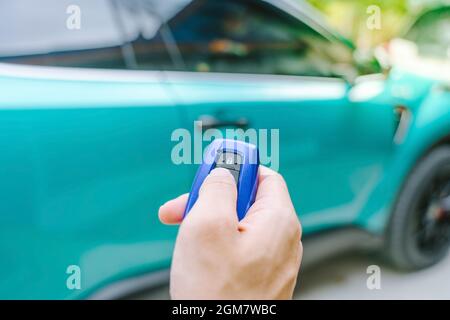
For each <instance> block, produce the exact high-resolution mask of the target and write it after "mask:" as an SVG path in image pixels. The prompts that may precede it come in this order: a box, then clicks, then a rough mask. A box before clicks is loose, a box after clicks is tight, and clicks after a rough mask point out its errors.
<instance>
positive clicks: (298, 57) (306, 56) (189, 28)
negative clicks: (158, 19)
mask: <svg viewBox="0 0 450 320" xmlns="http://www.w3.org/2000/svg"><path fill="white" fill-rule="evenodd" d="M168 26H169V28H170V30H171V35H172V37H173V39H174V40H175V42H176V45H177V49H178V50H179V52H180V54H181V57H182V60H183V63H184V67H183V70H188V71H207V72H208V71H211V72H231V73H263V74H282V75H307V76H335V75H338V74H341V71H342V70H340V69H342V66H343V65H345V64H346V63H347V64H348V63H350V61H351V52H350V50H349V49H348V48H347V47H345V46H344V45H341V44H340V43H334V42H331V41H329V40H327V39H326V38H324V37H323V36H322V35H320V34H319V33H317V32H316V31H314V30H312V29H311V28H310V27H308V26H306V25H305V24H303V23H301V22H300V21H298V20H296V19H294V18H293V17H292V16H290V15H288V14H286V13H284V12H281V11H279V10H278V9H276V8H274V7H273V6H271V5H269V4H267V3H264V2H263V1H234V0H229V1H214V0H203V1H193V2H191V3H190V4H189V5H188V6H187V7H185V8H184V9H183V10H182V11H180V12H179V13H178V14H176V15H175V16H174V17H173V18H171V19H170V20H169V21H168Z"/></svg>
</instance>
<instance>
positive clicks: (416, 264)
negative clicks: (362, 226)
mask: <svg viewBox="0 0 450 320" xmlns="http://www.w3.org/2000/svg"><path fill="white" fill-rule="evenodd" d="M449 200H450V146H447V145H445V146H440V147H437V148H435V149H433V150H431V152H429V153H428V154H427V155H426V156H425V157H424V158H423V159H422V160H421V161H420V162H419V163H418V164H417V166H416V167H415V168H414V170H413V171H412V172H411V174H410V175H409V177H408V179H407V181H406V183H405V184H404V186H403V189H402V191H401V193H400V196H399V198H398V200H397V203H396V205H395V207H394V211H393V214H392V216H391V219H390V222H389V225H388V228H387V234H386V238H385V239H386V248H385V249H386V250H385V252H384V253H385V254H387V257H388V259H389V260H390V262H391V263H392V264H393V265H394V266H395V267H397V268H399V269H404V270H418V269H422V268H426V267H429V266H431V265H433V264H435V263H437V262H439V261H440V260H441V259H442V258H443V257H444V256H445V255H446V254H447V252H448V248H449V246H450V212H449V210H450V209H449V208H448V202H449ZM427 202H428V203H427ZM436 206H441V207H436Z"/></svg>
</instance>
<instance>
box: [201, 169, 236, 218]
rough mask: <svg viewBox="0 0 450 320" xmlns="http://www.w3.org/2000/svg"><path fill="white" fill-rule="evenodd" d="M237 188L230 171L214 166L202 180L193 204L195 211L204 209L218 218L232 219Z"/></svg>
mask: <svg viewBox="0 0 450 320" xmlns="http://www.w3.org/2000/svg"><path fill="white" fill-rule="evenodd" d="M236 201H237V190H236V182H235V180H234V178H233V176H232V175H231V173H230V172H229V171H228V170H227V169H224V168H216V169H214V170H212V171H211V172H210V174H209V175H208V176H207V177H206V179H205V180H204V181H203V184H202V186H201V187H200V190H199V195H198V199H197V202H196V203H195V206H196V207H197V208H196V210H195V211H197V209H198V211H206V212H205V214H208V215H215V216H216V217H217V218H219V219H224V218H225V219H233V220H235V221H236V223H237V215H236Z"/></svg>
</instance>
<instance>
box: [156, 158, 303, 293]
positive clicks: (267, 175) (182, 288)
mask: <svg viewBox="0 0 450 320" xmlns="http://www.w3.org/2000/svg"><path fill="white" fill-rule="evenodd" d="M258 183H259V186H258V192H257V195H256V200H255V203H254V204H253V205H252V207H251V208H250V210H249V211H248V212H247V215H246V216H245V218H244V219H242V220H241V221H238V219H237V214H236V197H237V194H236V184H235V182H234V179H233V176H232V175H231V174H230V172H229V171H228V170H226V169H223V168H218V169H215V170H213V171H212V172H211V173H210V175H209V176H208V177H207V178H206V179H205V181H204V182H203V185H202V187H201V188H200V192H199V197H198V199H197V201H196V203H195V205H194V206H193V207H192V209H191V211H190V212H189V214H188V215H187V216H186V218H185V219H184V221H183V223H181V226H180V229H179V232H178V237H177V240H176V245H175V251H174V255H173V261H172V268H171V279H170V293H171V297H172V298H173V299H291V298H292V294H293V290H294V287H295V283H296V280H297V274H298V270H299V267H300V262H301V257H302V245H301V242H300V240H301V226H300V223H299V220H298V218H297V215H296V213H295V209H294V207H293V205H292V202H291V199H290V196H289V192H288V189H287V186H286V183H285V182H284V179H283V178H282V177H281V175H279V174H278V173H276V172H274V171H272V170H270V169H268V168H266V167H263V166H260V177H259V182H258ZM187 197H188V195H187V194H185V195H182V196H180V197H178V198H176V199H174V200H171V201H169V202H167V203H166V204H164V205H163V206H162V207H161V208H160V210H159V218H160V220H161V221H162V222H163V223H166V224H174V223H180V222H181V221H182V217H183V211H184V208H185V206H186V202H187Z"/></svg>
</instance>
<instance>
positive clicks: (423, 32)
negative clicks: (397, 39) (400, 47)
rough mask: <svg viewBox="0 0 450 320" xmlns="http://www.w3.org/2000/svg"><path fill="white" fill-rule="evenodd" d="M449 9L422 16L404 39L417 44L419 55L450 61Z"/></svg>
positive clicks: (430, 12)
mask: <svg viewBox="0 0 450 320" xmlns="http://www.w3.org/2000/svg"><path fill="white" fill-rule="evenodd" d="M449 30H450V7H447V8H441V9H437V10H433V11H429V12H427V13H425V14H423V15H422V16H421V17H420V18H419V19H418V20H417V21H416V22H415V23H414V24H413V26H412V27H411V28H410V30H409V31H408V32H407V34H406V36H405V38H406V39H407V40H411V41H413V42H415V43H416V44H417V47H418V50H419V55H422V56H430V57H436V58H446V59H450V32H449Z"/></svg>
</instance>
